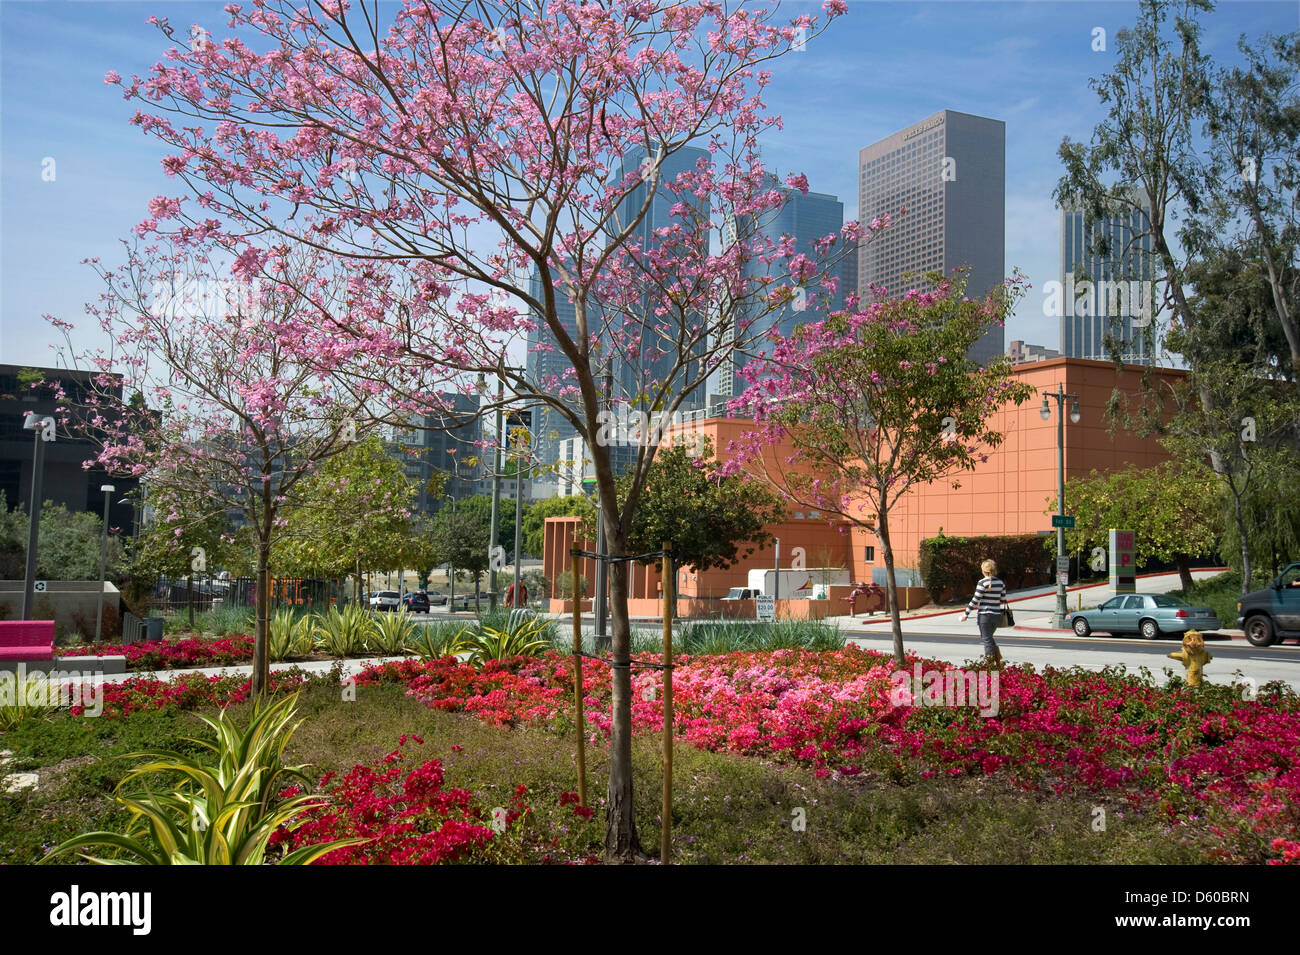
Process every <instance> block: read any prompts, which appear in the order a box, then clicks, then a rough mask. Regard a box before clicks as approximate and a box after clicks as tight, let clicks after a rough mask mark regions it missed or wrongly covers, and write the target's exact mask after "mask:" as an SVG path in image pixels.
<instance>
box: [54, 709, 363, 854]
mask: <svg viewBox="0 0 1300 955" xmlns="http://www.w3.org/2000/svg"><path fill="white" fill-rule="evenodd" d="M297 700H298V698H297V695H296V694H295V695H293V696H290V697H286V698H284V699H282V700H278V701H276V702H274V703H271V704H270V705H267V706H259V707H257V708H255V709H254V711H253V714H252V717H251V719H250V721H249V724H248V726H247V727H244V728H241V727H239V726H236V725H235V724H234V723H233V722H232V721H231V720H230V719H228V718H227V717H226V714H225V712H224V711H223V712H222V713H221V715H220V716H218V717H217V718H216V719H215V720H214V719H209V718H208V717H202V719H203V721H204V722H205V723H207V724H208V726H209V727H211V729H212V730H213V732H214V734H215V736H216V739H215V741H214V742H209V741H207V740H193V741H192V742H195V743H197V744H198V745H199V746H201V747H202V748H203V749H204V750H206V752H205V753H203V754H201V755H200V756H198V757H192V756H187V755H183V754H181V753H176V752H171V751H156V752H147V753H136V754H133V757H134V758H142V759H145V760H146V762H145V763H143V764H141V765H139V766H137V767H136V768H135V769H133V770H131V772H129V773H128V774H127V775H126V778H124V779H123V780H122V782H121V784H120V785H119V786H118V793H117V797H116V798H117V801H118V802H119V803H120V804H121V805H122V806H124V807H125V808H126V809H127V810H128V811H129V812H130V813H131V820H130V822H129V823H128V824H127V827H126V831H125V832H121V833H118V832H87V833H84V834H82V835H80V836H76V837H74V838H72V839H69V840H68V841H67V842H64V843H63V844H62V845H60V846H58V847H57V848H56V849H55V850H54V851H53V852H51V853H50V854H49V855H48V856H46V857H45V859H44V860H43V861H45V862H50V861H53V860H55V859H58V858H61V857H62V856H64V855H67V854H69V853H74V852H75V853H77V854H78V855H80V856H81V858H83V859H85V860H87V861H89V862H95V863H99V864H101V865H261V864H262V863H263V862H264V861H265V858H266V853H267V848H268V846H269V843H270V839H271V836H272V835H273V834H274V833H275V832H276V830H277V829H279V828H281V827H284V829H286V830H288V831H293V830H294V829H296V828H297V827H298V826H300V825H302V824H303V823H304V822H305V821H306V820H307V815H306V813H307V811H308V810H309V809H311V808H313V807H315V806H317V805H319V804H320V799H319V797H312V796H308V795H302V794H300V795H295V796H289V797H287V798H283V799H282V798H280V796H279V793H281V792H282V791H283V790H284V789H285V788H286V787H287V786H289V785H291V784H294V783H299V782H300V783H304V784H305V783H307V782H308V779H307V777H306V776H305V775H304V773H303V767H301V766H286V765H284V749H285V746H287V745H288V742H289V740H290V739H291V738H292V736H293V734H294V733H295V732H296V731H297V729H298V727H299V726H300V725H301V722H298V723H294V722H293V718H294V716H295V715H296V713H297ZM144 777H155V778H158V779H160V780H162V781H165V783H166V784H167V785H169V786H173V787H175V788H173V789H172V790H171V791H170V792H166V793H161V794H160V793H156V792H153V791H152V790H150V789H149V788H148V787H146V788H145V789H144V791H143V792H142V793H131V794H126V793H125V792H124V790H126V789H128V788H129V787H130V784H131V783H133V782H135V781H137V780H141V779H143V778H144ZM365 841H366V840H364V839H342V840H338V841H335V842H330V843H321V844H318V845H312V846H302V847H300V848H298V849H295V850H293V851H292V852H289V853H287V854H286V855H285V856H284V857H283V858H281V859H279V860H278V863H279V864H280V865H307V864H309V863H311V862H313V861H315V860H316V859H318V858H320V857H321V856H322V855H324V854H326V853H327V852H332V851H334V850H335V849H341V848H345V847H346V846H350V845H356V844H358V843H361V842H365ZM93 848H103V849H114V850H118V854H117V855H114V856H112V857H109V858H102V857H99V856H95V855H91V854H90V853H89V852H87V851H86V850H89V849H93Z"/></svg>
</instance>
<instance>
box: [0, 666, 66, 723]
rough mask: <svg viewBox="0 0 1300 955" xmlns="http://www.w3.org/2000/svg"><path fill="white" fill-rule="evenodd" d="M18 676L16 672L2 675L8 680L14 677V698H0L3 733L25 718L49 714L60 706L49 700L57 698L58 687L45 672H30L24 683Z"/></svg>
mask: <svg viewBox="0 0 1300 955" xmlns="http://www.w3.org/2000/svg"><path fill="white" fill-rule="evenodd" d="M16 677H17V675H16V674H15V675H14V677H13V678H10V677H8V676H7V675H6V676H4V677H0V679H5V680H6V682H7V681H8V680H9V679H13V683H12V686H13V699H12V700H5V699H3V698H0V732H3V733H7V732H9V731H10V730H12V729H14V728H15V727H16V726H18V724H19V723H21V722H23V721H24V720H34V719H40V718H42V717H45V716H49V715H50V714H52V713H54V712H55V711H56V710H58V708H59V707H58V705H57V703H55V704H52V703H50V702H49V701H50V700H51V699H57V696H58V688H57V687H54V686H51V685H50V683H49V681H48V680H47V679H46V678H45V675H44V674H41V673H28V674H27V676H26V678H25V679H24V680H23V682H22V683H19V682H18V681H17V678H16ZM6 695H7V694H6Z"/></svg>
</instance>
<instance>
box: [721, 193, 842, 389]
mask: <svg viewBox="0 0 1300 955" xmlns="http://www.w3.org/2000/svg"><path fill="white" fill-rule="evenodd" d="M767 188H769V189H779V190H781V191H782V192H783V193H785V196H786V198H785V202H784V203H783V204H782V206H781V208H779V209H775V210H771V211H769V212H767V213H765V214H763V215H761V216H759V217H757V219H756V220H749V221H741V222H738V223H736V224H735V225H734V226H733V231H734V232H735V233H737V234H738V235H739V236H740V237H742V238H743V239H744V240H745V241H746V242H747V243H751V242H753V241H754V240H755V239H756V238H759V237H761V239H762V240H764V241H763V244H764V245H766V244H767V243H771V244H772V245H773V246H775V245H778V244H779V243H780V242H781V239H782V237H783V236H790V237H791V238H793V239H794V240H795V247H794V248H795V251H796V252H802V253H803V254H804V255H807V256H808V257H809V258H811V259H813V260H814V261H817V260H819V259H820V258H821V256H820V255H819V254H818V253H817V251H816V249H814V247H813V243H814V242H816V241H817V240H818V239H822V238H825V237H826V236H828V235H836V234H838V233H839V231H840V229H841V227H843V225H844V203H843V202H841V201H840V200H839V198H838V197H836V196H832V195H827V194H826V193H824V192H808V193H807V194H804V193H802V192H800V191H799V190H798V189H793V188H791V187H789V186H786V185H784V184H782V183H781V182H780V181H779V180H777V179H776V177H774V176H772V177H769V182H768V183H767ZM729 238H730V240H731V241H736V239H737V235H731V236H730V237H729ZM834 254H835V255H836V256H842V257H841V258H840V260H839V262H837V263H836V266H835V270H834V271H835V272H836V278H837V279H838V280H839V288H838V289H837V290H836V293H835V295H834V296H832V297H831V300H830V302H829V309H827V308H825V307H820V308H819V307H815V305H814V303H815V302H816V301H817V300H818V299H819V298H820V297H821V296H822V295H823V294H824V290H823V289H820V288H809V289H806V290H803V289H800V290H799V291H800V293H801V294H799V295H798V297H796V298H795V300H794V301H793V302H790V303H788V304H786V305H784V306H782V307H781V308H780V309H778V310H776V311H765V307H764V306H763V305H762V303H761V299H758V300H756V299H755V297H754V296H753V295H752V294H751V295H750V296H749V297H748V298H747V300H746V301H745V302H743V303H740V304H739V305H738V306H737V307H735V308H734V310H733V311H734V314H733V315H732V316H731V318H730V321H729V322H728V324H727V326H726V328H725V329H724V331H723V334H724V335H729V336H734V335H735V334H736V332H737V328H736V325H735V323H737V322H744V320H745V319H746V317H748V318H749V323H748V325H747V326H746V330H745V331H743V332H741V334H742V335H743V337H744V340H745V342H746V344H745V346H744V347H743V348H741V349H738V350H736V351H734V352H732V353H731V355H730V356H728V357H727V359H725V360H724V361H723V363H722V366H721V368H720V369H719V372H718V384H717V393H718V394H720V395H725V396H728V397H734V396H736V395H739V394H741V393H742V392H743V391H744V390H745V387H746V382H745V381H744V379H743V378H740V377H739V374H740V371H741V370H742V369H743V368H744V367H745V366H746V365H747V364H749V362H750V361H751V360H752V359H753V357H754V356H755V355H757V354H760V353H762V352H763V351H765V350H766V349H767V345H766V342H765V340H764V339H763V337H762V336H763V335H765V334H767V333H768V332H769V331H770V330H771V329H773V328H775V329H776V330H777V332H778V333H779V334H780V335H781V336H782V337H789V336H790V335H791V334H793V332H794V330H795V328H796V327H797V326H799V325H801V324H803V323H804V322H810V321H820V320H821V319H823V318H825V317H826V315H827V313H828V311H834V310H837V309H840V308H843V307H844V299H845V295H846V294H847V292H848V290H850V289H852V288H855V287H856V286H857V278H858V277H857V249H856V247H854V248H852V249H850V250H849V251H848V252H847V253H846V252H844V251H843V247H842V246H841V245H839V244H838V243H837V244H836V246H835V252H834ZM849 269H852V272H850V271H848V270H849ZM744 276H745V279H746V284H747V286H748V287H750V288H753V284H752V283H753V280H754V279H761V278H763V277H768V278H770V279H771V280H772V282H773V284H777V285H784V284H786V283H788V281H789V271H788V270H787V269H786V268H785V267H784V266H783V265H781V264H780V263H770V264H764V263H763V262H760V261H757V260H750V261H749V262H747V263H746V264H745V268H744Z"/></svg>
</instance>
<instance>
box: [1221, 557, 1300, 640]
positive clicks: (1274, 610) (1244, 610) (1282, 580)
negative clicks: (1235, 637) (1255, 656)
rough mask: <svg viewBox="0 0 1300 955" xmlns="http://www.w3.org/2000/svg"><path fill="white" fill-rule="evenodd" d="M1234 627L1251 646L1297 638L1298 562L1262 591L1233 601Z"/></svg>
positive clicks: (1299, 609) (1299, 632) (1299, 630)
mask: <svg viewBox="0 0 1300 955" xmlns="http://www.w3.org/2000/svg"><path fill="white" fill-rule="evenodd" d="M1237 626H1239V627H1241V629H1242V630H1244V631H1246V639H1247V640H1249V641H1250V644H1251V646H1255V647H1267V646H1268V645H1269V644H1272V643H1279V642H1281V641H1282V640H1285V639H1286V638H1287V637H1300V562H1296V563H1294V564H1290V565H1288V566H1287V568H1286V569H1285V570H1283V571H1282V573H1280V574H1278V575H1277V576H1276V577H1274V578H1273V580H1272V581H1271V582H1270V583H1269V585H1268V586H1267V587H1265V588H1264V589H1263V590H1253V591H1251V592H1250V593H1248V594H1246V595H1245V596H1244V597H1242V598H1241V600H1240V601H1238V602H1237Z"/></svg>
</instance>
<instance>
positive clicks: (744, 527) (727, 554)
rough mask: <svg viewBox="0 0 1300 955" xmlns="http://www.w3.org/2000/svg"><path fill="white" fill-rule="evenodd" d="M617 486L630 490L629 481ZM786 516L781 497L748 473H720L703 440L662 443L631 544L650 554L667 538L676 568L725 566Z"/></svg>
mask: <svg viewBox="0 0 1300 955" xmlns="http://www.w3.org/2000/svg"><path fill="white" fill-rule="evenodd" d="M619 485H620V486H619V491H620V493H621V494H626V493H627V482H626V480H623V481H620V482H619ZM620 506H621V504H620ZM784 519H785V503H784V502H783V501H782V499H781V497H780V496H779V495H777V494H775V493H773V492H772V491H771V490H769V489H768V488H766V487H764V486H763V485H762V484H760V483H759V482H758V481H757V480H755V479H754V478H752V477H750V476H749V475H747V474H728V475H722V474H719V464H718V462H717V459H716V458H714V456H713V442H712V441H710V440H708V439H707V438H705V439H704V440H703V441H701V442H699V444H698V445H697V446H692V445H688V444H685V443H682V444H674V445H671V446H663V447H660V449H659V453H658V454H657V455H655V460H654V463H653V464H651V465H650V476H649V478H648V479H647V481H646V486H645V490H644V491H643V492H642V495H641V506H640V508H638V510H637V514H636V518H635V519H634V520H633V522H632V529H631V531H630V532H629V534H628V542H629V545H630V547H631V549H632V551H633V552H641V553H648V552H651V551H657V550H659V548H660V545H661V544H662V543H663V542H664V541H667V542H669V543H671V544H672V549H673V561H674V563H676V564H677V565H678V566H691V567H694V568H695V569H696V570H710V569H712V568H715V567H722V568H726V567H730V566H732V565H733V564H735V563H736V561H737V560H739V559H740V558H741V557H742V556H745V557H748V556H749V555H750V554H752V553H753V552H754V550H755V548H757V547H760V546H762V545H764V544H766V543H767V542H768V541H770V540H771V539H772V535H771V534H769V533H768V532H767V531H766V530H765V528H766V527H767V526H768V525H769V524H775V523H779V522H780V521H782V520H784ZM742 546H743V547H744V554H743V555H742V554H741V547H742Z"/></svg>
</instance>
